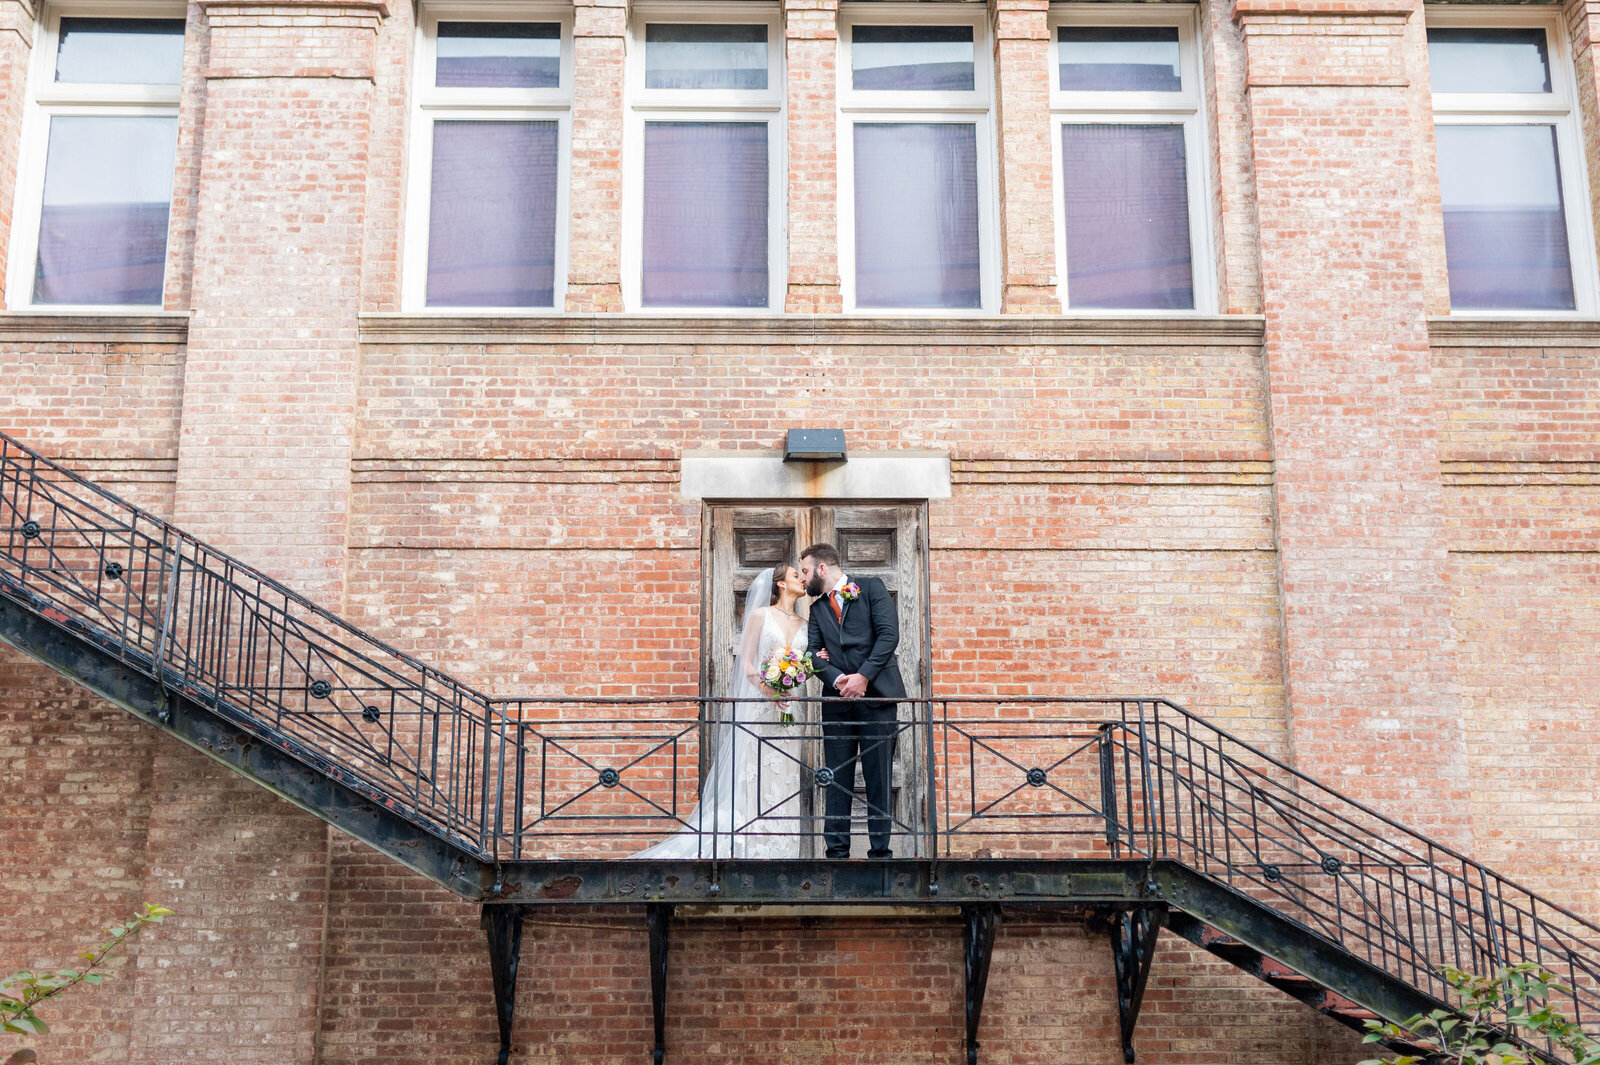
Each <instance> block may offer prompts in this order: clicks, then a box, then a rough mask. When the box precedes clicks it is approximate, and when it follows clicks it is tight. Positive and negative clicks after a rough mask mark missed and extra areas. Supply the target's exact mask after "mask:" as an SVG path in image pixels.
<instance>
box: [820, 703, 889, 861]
mask: <svg viewBox="0 0 1600 1065" xmlns="http://www.w3.org/2000/svg"><path fill="white" fill-rule="evenodd" d="M895 717H896V713H895V704H894V703H886V702H880V701H878V700H876V699H862V700H858V701H853V702H848V703H825V704H823V708H822V760H823V762H824V763H825V764H826V765H827V767H828V769H829V770H830V771H831V772H832V773H833V780H832V782H831V783H830V784H829V785H828V787H827V788H826V790H825V799H824V803H823V811H824V814H823V821H822V844H823V847H824V853H825V854H826V855H827V857H829V858H848V857H849V856H850V805H851V800H852V798H853V796H854V793H855V787H856V765H857V763H859V764H860V766H861V773H862V776H863V777H864V778H865V783H866V791H867V842H868V844H869V849H868V851H867V857H869V858H887V857H889V812H890V811H889V779H890V778H889V773H890V766H891V764H892V763H893V761H894V740H895Z"/></svg>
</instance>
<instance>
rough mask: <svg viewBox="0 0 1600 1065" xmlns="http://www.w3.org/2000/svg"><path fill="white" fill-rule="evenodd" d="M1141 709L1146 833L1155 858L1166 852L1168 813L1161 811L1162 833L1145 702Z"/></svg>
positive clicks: (1140, 774)
mask: <svg viewBox="0 0 1600 1065" xmlns="http://www.w3.org/2000/svg"><path fill="white" fill-rule="evenodd" d="M1135 705H1137V706H1138V707H1139V779H1140V781H1141V782H1142V783H1143V785H1144V823H1145V832H1146V833H1147V834H1148V835H1149V838H1150V855H1151V857H1155V856H1156V855H1157V854H1159V853H1163V852H1164V849H1165V847H1164V844H1165V838H1164V837H1165V825H1166V811H1165V810H1163V811H1161V824H1162V831H1160V832H1158V831H1157V829H1156V790H1155V786H1154V785H1153V784H1152V783H1151V780H1150V739H1149V737H1148V736H1147V735H1146V730H1145V719H1144V718H1145V715H1144V700H1143V699H1141V700H1139V701H1138V703H1136V704H1135Z"/></svg>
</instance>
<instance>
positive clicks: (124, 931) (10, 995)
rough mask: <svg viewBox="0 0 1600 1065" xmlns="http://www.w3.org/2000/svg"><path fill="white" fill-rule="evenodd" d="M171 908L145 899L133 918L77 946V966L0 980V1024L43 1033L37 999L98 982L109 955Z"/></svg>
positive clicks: (22, 1031) (45, 1027)
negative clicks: (80, 961) (95, 943)
mask: <svg viewBox="0 0 1600 1065" xmlns="http://www.w3.org/2000/svg"><path fill="white" fill-rule="evenodd" d="M171 913H172V911H171V910H169V909H167V908H166V907H164V906H157V905H155V904H154V903H149V902H147V903H145V905H144V909H143V910H142V911H141V912H139V913H136V914H134V915H133V920H131V921H127V922H125V923H123V924H115V925H111V926H110V927H109V928H105V929H102V930H101V936H102V941H101V942H100V944H99V945H98V946H96V947H94V948H92V949H90V950H80V951H79V952H78V957H80V958H83V959H84V960H85V962H86V963H87V964H85V965H84V966H83V967H82V968H79V969H57V970H56V971H55V972H50V973H46V972H34V971H32V970H30V969H23V970H21V971H19V972H14V973H12V974H11V975H10V976H8V977H6V978H5V979H4V980H0V1027H3V1028H4V1030H5V1031H7V1032H14V1033H16V1034H18V1035H43V1034H44V1033H46V1032H48V1031H49V1030H50V1028H49V1026H48V1025H46V1024H45V1023H44V1021H43V1020H42V1019H40V1017H39V1015H38V1014H37V1013H35V1012H34V1010H35V1009H36V1008H37V1007H38V1006H39V1004H40V1003H43V1002H45V1001H48V1000H49V999H52V998H55V997H56V996H57V995H59V994H61V993H62V992H63V991H66V990H67V989H68V988H70V987H75V986H77V985H78V984H90V985H94V984H98V983H100V981H101V980H103V979H104V978H105V976H106V974H105V973H103V972H100V971H99V969H100V967H101V966H102V965H104V964H105V963H106V962H107V961H108V960H109V959H111V958H114V957H116V956H117V955H118V954H119V953H121V951H122V950H123V948H124V947H126V946H127V945H128V941H129V940H130V939H132V938H133V937H134V936H136V935H138V934H139V933H140V932H142V931H144V930H145V929H146V928H147V927H149V926H150V925H153V924H160V923H161V919H162V918H164V917H166V916H168V915H169V914H171Z"/></svg>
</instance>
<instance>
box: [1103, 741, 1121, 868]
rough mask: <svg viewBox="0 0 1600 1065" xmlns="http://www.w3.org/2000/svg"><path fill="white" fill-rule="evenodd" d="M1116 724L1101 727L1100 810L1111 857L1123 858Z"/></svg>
mask: <svg viewBox="0 0 1600 1065" xmlns="http://www.w3.org/2000/svg"><path fill="white" fill-rule="evenodd" d="M1114 728H1116V725H1115V723H1113V722H1110V721H1107V722H1105V723H1104V724H1102V725H1101V726H1100V810H1101V813H1102V814H1103V815H1104V816H1105V819H1106V845H1107V846H1108V847H1110V849H1111V857H1113V858H1120V857H1122V829H1121V827H1120V826H1119V825H1118V823H1117V780H1116V772H1117V762H1116V758H1115V754H1116V751H1115V749H1114V748H1113V747H1112V746H1111V731H1112V729H1114Z"/></svg>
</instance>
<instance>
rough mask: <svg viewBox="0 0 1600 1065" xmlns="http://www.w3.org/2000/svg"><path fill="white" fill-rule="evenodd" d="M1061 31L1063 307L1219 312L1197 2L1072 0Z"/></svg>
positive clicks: (1057, 40)
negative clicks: (1094, 0) (1088, 0)
mask: <svg viewBox="0 0 1600 1065" xmlns="http://www.w3.org/2000/svg"><path fill="white" fill-rule="evenodd" d="M1051 37H1052V42H1053V49H1052V59H1053V63H1052V69H1051V77H1050V98H1051V110H1052V112H1053V120H1054V123H1055V136H1054V155H1055V169H1056V192H1057V200H1056V202H1057V203H1058V204H1059V205H1060V210H1059V211H1058V213H1057V221H1056V257H1057V261H1058V263H1059V264H1060V265H1059V268H1058V275H1057V276H1058V277H1059V279H1060V282H1059V284H1060V288H1061V299H1062V304H1063V306H1065V307H1067V308H1069V309H1072V310H1096V311H1099V310H1118V311H1193V310H1202V311H1214V310H1215V309H1216V296H1215V292H1214V288H1213V286H1212V284H1211V281H1210V276H1211V271H1210V239H1209V226H1208V221H1209V217H1210V202H1211V201H1210V198H1209V197H1208V196H1207V195H1206V187H1205V181H1204V177H1205V172H1206V164H1205V160H1206V158H1207V156H1206V150H1205V145H1206V137H1205V130H1204V128H1203V126H1202V121H1203V112H1204V108H1203V107H1202V99H1201V94H1200V83H1199V68H1198V63H1197V62H1196V55H1195V52H1196V50H1195V13H1194V9H1193V8H1190V7H1186V6H1184V7H1177V6H1174V7H1170V8H1169V7H1166V6H1162V7H1159V8H1157V7H1153V6H1151V5H1139V6H1132V7H1127V6H1113V5H1103V4H1094V5H1081V6H1080V5H1073V6H1070V7H1061V8H1057V9H1055V10H1054V11H1053V12H1052V17H1051Z"/></svg>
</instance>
